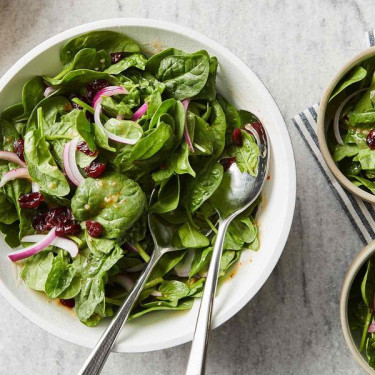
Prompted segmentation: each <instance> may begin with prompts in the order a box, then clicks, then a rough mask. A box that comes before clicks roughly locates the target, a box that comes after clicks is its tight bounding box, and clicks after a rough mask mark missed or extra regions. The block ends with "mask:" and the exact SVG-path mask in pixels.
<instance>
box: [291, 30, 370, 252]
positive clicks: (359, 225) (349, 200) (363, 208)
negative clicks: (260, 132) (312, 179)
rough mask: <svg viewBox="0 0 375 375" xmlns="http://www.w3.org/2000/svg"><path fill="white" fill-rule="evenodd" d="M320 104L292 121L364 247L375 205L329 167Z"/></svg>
mask: <svg viewBox="0 0 375 375" xmlns="http://www.w3.org/2000/svg"><path fill="white" fill-rule="evenodd" d="M366 41H367V45H368V47H375V30H371V31H368V32H366ZM318 111H319V104H315V105H313V106H312V107H310V108H308V109H306V110H304V111H303V112H301V113H300V114H298V115H297V116H295V117H294V118H293V119H292V122H293V124H294V125H295V127H296V128H297V130H298V132H299V133H300V135H301V137H302V139H303V140H304V142H305V143H306V146H307V147H308V149H309V150H310V152H311V153H312V155H313V157H314V159H315V161H316V162H317V164H318V166H319V169H320V170H321V171H322V173H323V175H324V177H325V179H326V180H327V183H328V185H329V186H330V187H331V189H332V191H333V193H334V195H335V196H336V198H337V199H338V201H339V202H340V204H341V206H342V208H343V209H344V211H345V212H346V214H347V215H348V217H349V219H350V221H351V223H352V225H353V227H354V228H355V230H356V232H357V233H358V236H359V237H360V239H361V241H362V242H363V244H364V245H366V244H368V243H369V242H371V241H372V240H373V239H375V205H372V204H371V203H367V202H364V201H362V200H361V199H360V198H357V197H356V196H355V195H353V194H351V193H349V192H348V191H346V190H345V189H344V188H343V187H342V186H341V185H340V184H339V183H338V182H337V181H336V179H335V177H334V176H333V174H332V173H331V171H330V170H329V168H328V167H327V165H326V163H325V161H324V158H323V155H322V154H321V152H320V150H319V144H318V137H317V134H316V128H317V117H318Z"/></svg>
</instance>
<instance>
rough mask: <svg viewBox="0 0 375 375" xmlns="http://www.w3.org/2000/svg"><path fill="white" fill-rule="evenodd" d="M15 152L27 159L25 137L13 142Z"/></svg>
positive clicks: (23, 159) (21, 157)
mask: <svg viewBox="0 0 375 375" xmlns="http://www.w3.org/2000/svg"><path fill="white" fill-rule="evenodd" d="M13 147H14V152H15V153H16V154H17V156H18V157H19V158H20V159H21V160H22V161H25V156H24V151H25V141H24V140H23V139H17V140H16V141H14V143H13Z"/></svg>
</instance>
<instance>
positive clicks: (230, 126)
mask: <svg viewBox="0 0 375 375" xmlns="http://www.w3.org/2000/svg"><path fill="white" fill-rule="evenodd" d="M217 101H218V102H219V104H220V106H221V108H222V110H223V112H224V114H225V121H226V123H227V130H226V133H227V134H226V138H227V142H228V141H229V142H230V141H231V139H232V132H233V130H234V129H236V128H240V127H241V125H242V122H241V117H240V115H239V113H238V111H237V109H236V107H235V106H234V105H233V104H231V103H229V102H228V101H227V100H226V99H224V98H223V97H222V96H220V95H218V96H217ZM229 142H228V143H229Z"/></svg>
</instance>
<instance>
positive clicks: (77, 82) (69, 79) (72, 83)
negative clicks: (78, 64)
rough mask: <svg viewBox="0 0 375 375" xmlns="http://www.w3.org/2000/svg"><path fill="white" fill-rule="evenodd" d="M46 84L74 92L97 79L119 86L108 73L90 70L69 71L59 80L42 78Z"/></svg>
mask: <svg viewBox="0 0 375 375" xmlns="http://www.w3.org/2000/svg"><path fill="white" fill-rule="evenodd" d="M43 78H44V80H45V81H46V82H48V83H49V84H50V85H51V86H53V87H55V88H59V87H62V86H66V87H68V88H69V90H70V91H72V92H74V91H75V90H77V89H78V88H80V87H82V86H85V85H87V84H88V83H89V82H92V81H95V80H97V79H105V80H107V81H108V82H110V83H111V84H113V85H119V84H120V82H119V81H118V80H117V79H116V78H115V77H114V76H111V75H110V74H108V73H104V72H99V71H96V70H90V69H77V70H71V71H70V72H68V73H67V74H65V75H64V77H62V78H60V79H55V78H49V77H43Z"/></svg>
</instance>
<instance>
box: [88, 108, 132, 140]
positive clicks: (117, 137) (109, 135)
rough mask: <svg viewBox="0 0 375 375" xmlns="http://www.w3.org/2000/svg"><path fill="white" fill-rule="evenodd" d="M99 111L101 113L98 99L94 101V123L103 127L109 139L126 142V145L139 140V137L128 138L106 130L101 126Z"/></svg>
mask: <svg viewBox="0 0 375 375" xmlns="http://www.w3.org/2000/svg"><path fill="white" fill-rule="evenodd" d="M101 113H102V105H101V104H100V101H98V102H97V103H96V107H95V113H94V120H95V124H96V125H98V126H99V127H100V128H102V129H103V131H104V132H105V133H106V134H107V136H108V138H109V139H111V140H112V141H115V142H118V143H124V144H127V145H135V144H136V143H137V142H138V141H139V139H130V138H124V137H120V136H119V135H116V134H113V133H111V132H110V131H108V130H107V129H106V128H105V127H104V126H103V124H102V121H101V120H100V114H101Z"/></svg>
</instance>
